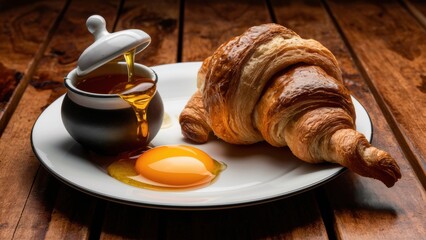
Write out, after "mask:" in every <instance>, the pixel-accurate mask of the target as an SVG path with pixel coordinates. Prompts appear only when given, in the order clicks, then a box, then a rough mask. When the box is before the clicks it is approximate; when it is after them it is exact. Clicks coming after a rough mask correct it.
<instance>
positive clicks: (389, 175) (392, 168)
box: [379, 156, 402, 188]
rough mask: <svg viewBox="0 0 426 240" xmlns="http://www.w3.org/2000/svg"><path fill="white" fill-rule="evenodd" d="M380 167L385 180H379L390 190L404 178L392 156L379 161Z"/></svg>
mask: <svg viewBox="0 0 426 240" xmlns="http://www.w3.org/2000/svg"><path fill="white" fill-rule="evenodd" d="M379 167H380V168H381V169H382V171H383V179H379V180H381V181H382V182H383V183H384V184H385V185H386V186H387V187H388V188H390V187H393V186H394V185H395V183H396V182H397V181H398V179H401V177H402V175H401V170H400V168H399V166H398V164H397V163H396V161H395V160H394V159H393V158H392V157H390V156H386V157H385V158H383V159H381V160H380V161H379Z"/></svg>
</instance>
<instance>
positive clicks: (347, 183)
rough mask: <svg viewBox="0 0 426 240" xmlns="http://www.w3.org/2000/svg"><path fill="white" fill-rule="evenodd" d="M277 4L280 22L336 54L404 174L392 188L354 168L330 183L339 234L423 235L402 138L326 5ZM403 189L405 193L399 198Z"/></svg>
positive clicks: (417, 187) (379, 141)
mask: <svg viewBox="0 0 426 240" xmlns="http://www.w3.org/2000/svg"><path fill="white" fill-rule="evenodd" d="M273 7H274V9H275V13H276V17H277V20H278V21H279V22H280V23H282V24H283V25H286V26H288V27H290V28H292V29H293V30H295V31H296V32H298V33H299V34H300V35H301V36H303V37H306V38H314V39H317V40H318V41H320V42H321V43H323V44H324V45H325V46H326V47H327V48H329V49H330V50H331V51H332V52H333V53H334V54H335V56H336V58H337V59H338V61H339V63H340V65H341V68H342V71H343V77H344V80H345V84H346V86H348V88H349V89H350V90H351V91H352V94H353V95H354V96H355V97H356V98H357V99H358V100H359V101H360V102H361V103H362V104H363V106H364V107H365V108H366V110H367V111H368V113H369V115H370V117H371V119H372V124H373V132H374V136H373V141H372V144H373V145H375V146H377V147H379V148H382V149H384V150H386V151H388V152H389V153H391V155H392V156H394V158H396V159H397V161H398V163H399V165H400V166H401V169H402V173H403V178H402V179H401V180H400V181H399V182H398V183H397V184H396V185H395V186H394V187H393V188H391V189H387V188H386V187H385V186H383V185H382V184H381V183H379V182H376V181H375V180H372V179H366V178H362V177H359V176H356V175H355V174H353V173H350V172H348V173H346V174H344V175H343V176H341V177H339V178H338V179H336V180H334V181H333V182H332V183H330V184H327V186H326V190H327V191H326V192H327V197H328V199H329V201H330V203H331V206H332V208H333V210H332V211H333V212H332V213H330V215H332V216H334V217H333V218H334V222H333V224H334V227H335V231H336V232H335V234H336V236H337V238H339V239H359V238H362V239H364V238H366V239H373V238H377V237H378V236H380V237H383V238H385V239H401V238H408V239H410V238H411V239H416V238H418V237H419V236H422V234H424V231H425V229H426V226H425V223H424V222H423V223H422V216H424V214H425V213H426V208H425V206H424V204H422V202H424V201H425V194H424V191H423V189H422V186H421V184H420V183H419V181H418V179H417V177H416V176H415V173H414V171H413V169H412V168H411V166H410V164H409V162H408V160H407V159H406V158H405V156H404V155H403V153H402V150H401V149H400V148H398V147H396V146H398V142H397V140H396V138H395V136H394V135H393V133H392V130H391V129H390V127H389V125H388V124H387V122H386V119H385V117H384V115H383V113H382V112H381V109H380V107H379V105H378V104H377V103H376V102H375V100H374V96H373V95H372V93H371V92H370V91H369V90H368V85H367V83H366V82H365V79H363V77H362V76H361V73H360V72H359V71H358V70H357V67H356V66H355V64H354V62H353V61H352V58H351V55H350V53H349V51H348V49H347V48H346V47H345V44H344V42H343V41H342V39H341V38H340V36H339V33H338V32H337V29H336V28H335V27H334V26H333V22H332V20H331V19H330V18H329V16H328V14H327V11H326V10H325V9H324V7H323V6H322V4H321V2H320V1H290V2H288V3H286V4H282V3H279V2H278V1H273ZM410 192H411V194H410ZM401 195H403V196H407V197H406V198H404V199H401ZM408 195H410V196H408ZM383 206H386V207H383ZM354 216H355V218H356V221H354ZM385 229H386V230H385Z"/></svg>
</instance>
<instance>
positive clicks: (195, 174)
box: [135, 146, 215, 187]
mask: <svg viewBox="0 0 426 240" xmlns="http://www.w3.org/2000/svg"><path fill="white" fill-rule="evenodd" d="M135 169H136V172H137V173H139V174H140V175H142V176H143V177H145V178H147V179H149V180H151V181H154V182H156V183H159V184H164V185H168V186H175V187H191V186H194V185H199V184H203V183H207V182H210V181H211V180H212V179H213V178H214V177H215V172H214V170H215V164H214V161H213V159H212V158H211V157H210V156H209V155H207V154H206V153H205V152H203V151H201V150H199V149H197V148H194V147H190V146H161V147H156V148H152V149H150V150H148V151H146V152H145V153H143V154H142V155H141V156H140V157H139V158H138V159H137V160H136V165H135Z"/></svg>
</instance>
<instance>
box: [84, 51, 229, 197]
mask: <svg viewBox="0 0 426 240" xmlns="http://www.w3.org/2000/svg"><path fill="white" fill-rule="evenodd" d="M124 58H125V60H126V62H127V65H128V74H127V75H125V74H111V75H105V76H98V77H93V78H88V79H83V80H81V81H80V82H78V83H77V85H76V87H77V88H79V89H81V90H83V91H87V92H92V93H100V94H118V95H119V96H120V97H121V98H122V99H123V100H125V101H126V102H128V103H129V104H130V106H131V107H132V108H133V110H134V112H135V116H136V119H137V123H138V124H137V129H135V131H136V132H137V137H138V141H140V142H141V145H142V146H143V148H142V149H138V150H137V151H133V152H129V153H123V154H121V155H119V156H116V157H115V159H114V160H113V161H112V163H111V164H110V165H109V166H108V167H107V172H108V174H109V175H110V176H112V177H114V178H116V179H117V180H119V181H121V182H124V183H126V184H129V185H132V186H135V187H140V188H146V189H152V190H189V189H195V188H199V187H203V186H207V185H209V184H210V183H212V182H214V180H215V179H217V176H218V175H219V173H220V172H221V171H223V170H224V169H225V168H226V165H225V164H223V163H221V162H219V161H216V160H215V159H213V158H211V157H210V156H209V155H208V154H207V153H205V152H203V151H201V150H200V149H198V148H195V147H191V146H185V145H170V146H159V147H154V148H151V147H148V146H147V144H146V142H147V139H148V137H149V128H148V118H147V109H148V106H149V103H150V101H151V99H152V98H153V97H154V95H155V93H156V83H155V81H154V80H152V79H149V78H144V77H138V76H135V75H134V70H133V64H134V50H132V51H129V52H127V53H125V54H124ZM97 158H101V156H97ZM97 161H99V159H97Z"/></svg>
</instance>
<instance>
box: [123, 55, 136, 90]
mask: <svg viewBox="0 0 426 240" xmlns="http://www.w3.org/2000/svg"><path fill="white" fill-rule="evenodd" d="M124 59H125V60H126V63H127V78H128V82H133V81H134V80H135V79H134V73H135V70H134V66H135V64H134V63H135V49H132V50H130V51H128V52H125V53H124Z"/></svg>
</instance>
